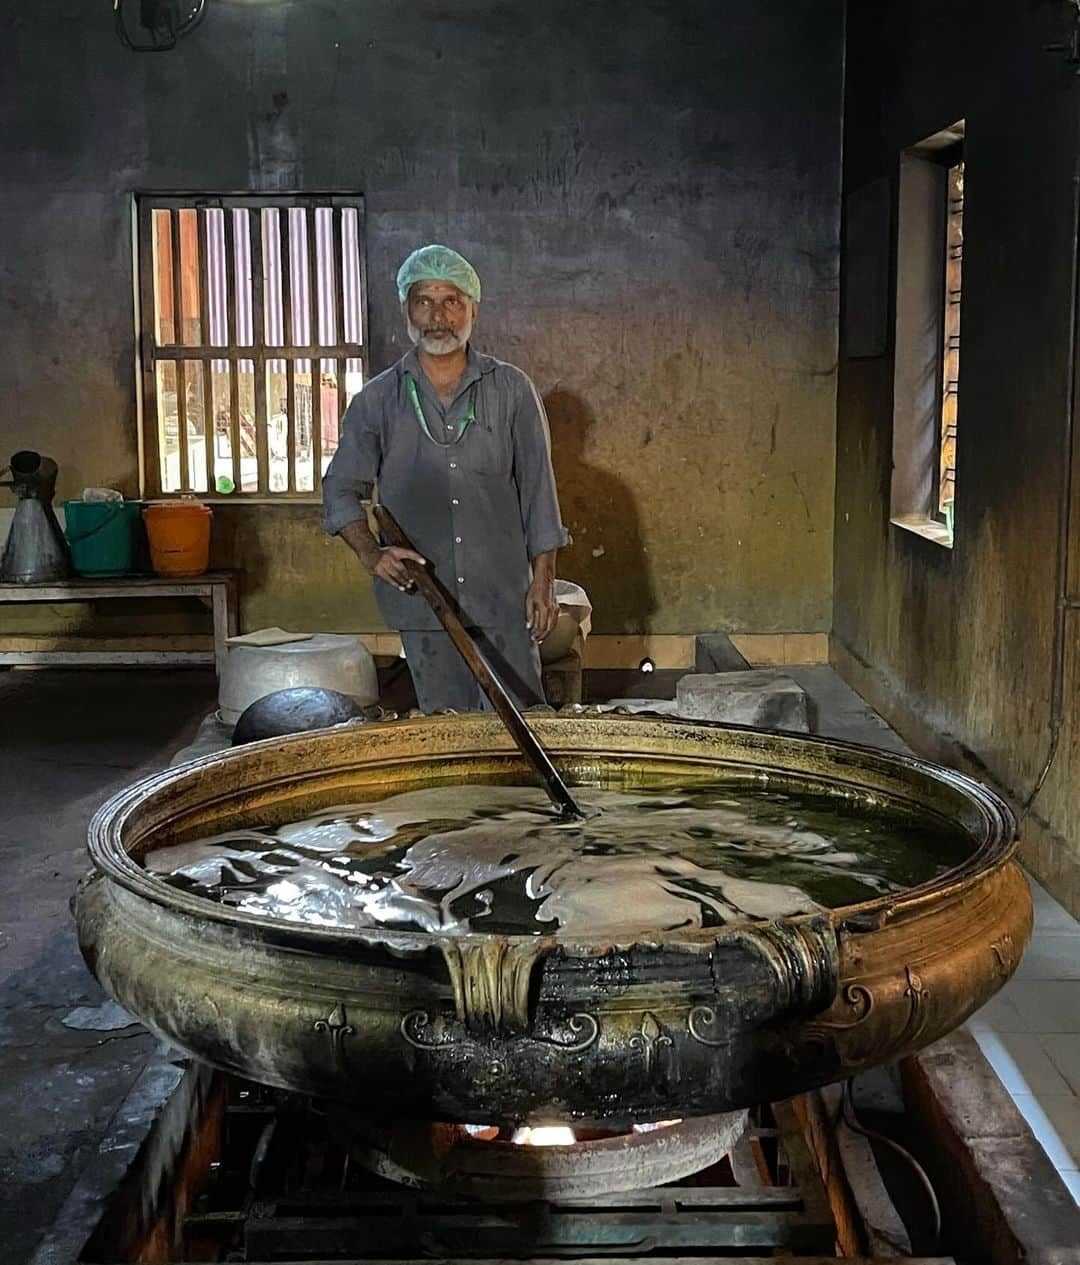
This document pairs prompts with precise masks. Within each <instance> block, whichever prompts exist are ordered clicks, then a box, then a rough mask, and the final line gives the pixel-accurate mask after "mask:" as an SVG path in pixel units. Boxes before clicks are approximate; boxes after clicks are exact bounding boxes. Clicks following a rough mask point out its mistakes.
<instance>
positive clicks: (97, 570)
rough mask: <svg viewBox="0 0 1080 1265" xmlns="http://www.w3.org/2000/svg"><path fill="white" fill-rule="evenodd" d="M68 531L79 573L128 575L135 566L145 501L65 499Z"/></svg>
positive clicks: (73, 560)
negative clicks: (143, 502)
mask: <svg viewBox="0 0 1080 1265" xmlns="http://www.w3.org/2000/svg"><path fill="white" fill-rule="evenodd" d="M63 509H64V535H65V536H67V541H68V544H69V545H70V546H71V565H72V566H73V567H74V568H75V570H76V571H77V572H78V573H79V575H97V576H105V575H127V573H128V572H129V571H131V570H132V569H133V567H134V566H135V557H136V549H137V547H138V533H139V532H140V531H141V530H142V501H65V502H64V505H63Z"/></svg>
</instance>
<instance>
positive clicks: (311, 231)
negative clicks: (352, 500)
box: [304, 206, 323, 492]
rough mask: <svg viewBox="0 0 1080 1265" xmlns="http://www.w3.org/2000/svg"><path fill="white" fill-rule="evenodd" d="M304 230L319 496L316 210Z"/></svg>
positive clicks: (310, 213)
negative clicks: (305, 233) (316, 355)
mask: <svg viewBox="0 0 1080 1265" xmlns="http://www.w3.org/2000/svg"><path fill="white" fill-rule="evenodd" d="M304 227H305V228H306V230H307V273H308V313H309V317H308V319H309V320H310V322H311V325H310V327H309V337H308V341H309V342H310V343H311V346H312V357H311V471H312V474H311V479H312V483H311V486H312V488H313V489H314V490H315V491H316V492H318V490H319V488H320V487H321V485H322V366H323V362H322V360H320V359H316V357H315V354H314V348H315V347H317V346H318V344H319V343H320V342H321V341H322V332H321V331H320V329H319V273H318V263H317V259H318V255H317V251H316V246H317V243H316V241H315V229H316V223H315V208H314V207H313V206H308V207H307V208H306V209H305V210H304Z"/></svg>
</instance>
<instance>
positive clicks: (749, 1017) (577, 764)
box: [76, 715, 1031, 1124]
mask: <svg viewBox="0 0 1080 1265" xmlns="http://www.w3.org/2000/svg"><path fill="white" fill-rule="evenodd" d="M532 723H533V725H534V726H535V730H536V733H537V735H538V737H539V738H540V740H541V741H542V742H543V743H544V744H545V745H546V746H547V748H548V750H549V751H550V752H551V753H552V755H553V757H554V759H555V760H556V762H557V764H558V765H559V767H560V769H561V770H563V771H564V772H565V773H566V775H567V777H568V779H569V780H570V781H571V782H574V781H576V782H588V783H593V784H602V785H606V786H615V787H630V788H632V787H635V786H637V787H640V786H642V785H647V784H648V782H649V780H650V777H651V776H652V777H655V776H657V775H663V776H664V777H665V778H670V777H671V776H672V775H674V776H676V777H678V778H681V779H682V780H683V781H685V782H689V781H693V780H700V779H704V778H708V779H722V780H728V781H730V782H731V783H732V785H737V784H740V783H741V784H744V785H745V784H747V783H748V782H751V783H752V782H754V781H758V782H760V781H762V780H768V782H769V784H770V785H771V786H774V787H775V786H777V785H778V784H779V785H781V786H783V785H788V786H790V787H792V788H796V789H802V790H808V791H818V792H822V791H823V792H825V793H844V794H850V793H851V792H852V791H854V792H856V793H858V794H861V795H866V796H871V797H873V798H874V799H875V800H876V801H877V802H878V803H882V802H884V803H889V802H893V803H898V804H901V805H903V806H905V807H906V808H908V809H911V808H912V807H915V808H917V809H918V810H919V811H920V812H924V813H926V814H928V815H929V817H930V818H935V817H936V818H937V819H939V820H940V819H942V818H944V819H947V820H949V821H951V822H953V823H955V824H956V825H958V826H959V827H960V828H961V829H962V830H963V831H964V832H965V833H966V834H967V836H968V837H969V838H970V840H971V853H970V857H969V859H968V860H967V861H966V862H964V863H963V864H961V865H960V866H958V867H956V868H954V869H953V870H951V871H949V872H948V873H947V874H945V875H943V876H942V877H941V878H939V879H937V880H935V881H933V882H931V883H927V884H925V885H923V886H921V887H917V888H912V889H910V890H908V891H906V892H903V893H902V894H900V895H898V896H897V895H892V896H889V897H886V898H880V899H875V900H872V901H868V902H864V903H862V904H859V905H850V906H846V907H844V908H840V909H835V910H831V911H829V912H828V913H825V914H816V915H800V916H796V917H791V918H786V919H779V920H775V921H772V922H760V923H754V922H747V923H741V924H739V925H736V926H732V927H725V928H721V929H719V930H717V929H715V928H714V929H712V930H710V931H697V932H693V933H681V934H679V933H668V934H664V935H658V936H656V937H655V938H654V937H648V938H640V939H638V940H637V941H636V942H635V943H625V944H624V943H611V942H610V941H609V942H596V943H580V942H576V941H574V942H571V941H567V940H563V939H555V938H553V937H525V936H520V937H506V936H495V935H479V934H471V935H468V936H463V937H457V938H451V937H438V936H433V935H430V934H426V933H421V932H393V931H383V930H373V931H371V932H360V933H357V932H354V931H345V930H337V929H334V928H328V927H318V926H307V925H297V924H295V923H289V922H284V921H281V922H278V921H274V920H269V919H265V918H259V917H256V916H252V915H249V914H243V913H239V912H237V911H235V910H231V909H229V908H226V907H224V906H221V905H217V904H215V903H213V902H211V901H208V900H204V899H202V898H200V897H198V896H195V895H191V894H188V893H186V892H183V891H180V890H177V889H176V888H174V887H170V886H168V885H167V884H166V883H164V882H163V881H161V880H160V879H158V878H156V877H154V876H152V875H150V874H148V873H147V872H146V871H145V870H144V869H143V868H142V867H141V866H140V864H139V862H138V858H139V857H140V856H141V855H142V854H144V853H145V852H147V851H149V850H151V849H154V848H159V847H163V846H168V845H170V844H174V843H182V842H186V841H188V840H191V839H194V838H197V837H199V836H202V835H208V834H213V833H216V832H220V831H225V830H231V829H234V828H237V827H242V826H251V825H255V824H258V823H264V824H265V823H269V824H280V823H283V822H287V821H291V820H296V819H297V818H300V817H303V816H306V815H308V814H310V813H312V812H314V811H316V810H317V809H319V808H324V807H327V806H329V805H332V804H342V803H348V802H351V801H356V800H360V799H370V798H374V797H377V796H379V795H382V794H389V793H393V792H398V791H404V790H409V789H413V788H416V787H420V786H427V785H434V784H438V783H445V782H448V781H449V782H461V781H465V780H476V781H490V780H499V779H505V778H506V777H507V776H508V775H513V774H514V773H515V772H516V773H518V774H519V776H518V777H517V778H516V780H518V781H521V782H527V781H528V780H529V778H528V774H527V771H526V769H525V767H524V765H523V764H522V763H521V761H520V758H519V757H518V756H517V755H516V753H515V751H514V749H513V747H512V746H511V743H510V739H509V738H508V737H507V735H506V734H505V733H504V731H503V730H502V728H501V726H500V725H499V723H498V722H497V721H496V720H494V719H492V718H490V717H485V716H479V715H477V716H444V717H428V718H422V719H408V720H401V721H396V722H392V723H385V724H376V725H367V726H363V727H359V728H353V729H349V728H346V729H338V730H324V731H322V732H320V733H316V734H309V735H304V736H301V737H294V738H289V739H284V740H271V741H268V742H262V743H257V744H254V745H252V746H249V747H245V748H242V749H239V750H236V751H233V752H231V753H228V754H224V755H219V756H213V757H210V758H208V759H204V760H200V761H197V762H195V763H192V764H188V765H185V766H182V767H180V768H177V769H173V770H170V771H167V772H165V773H161V774H159V775H157V776H154V777H151V778H148V779H146V780H145V781H143V782H140V783H138V784H137V785H135V786H132V787H131V788H129V789H128V790H126V791H124V792H122V793H121V794H120V795H118V796H116V797H115V798H114V799H112V800H111V801H110V802H109V803H108V804H106V805H105V806H104V808H102V809H101V810H100V812H99V813H98V814H97V816H96V817H95V819H94V821H93V824H92V826H91V830H90V852H91V855H92V857H93V861H94V865H95V867H96V872H95V873H94V874H93V875H92V876H91V877H90V878H89V879H88V880H87V881H86V883H85V884H84V885H83V887H82V889H81V891H80V893H79V895H78V898H77V904H76V917H77V921H78V927H79V938H80V943H81V946H82V950H83V953H84V955H85V957H86V960H87V962H88V963H89V965H90V969H91V970H92V971H93V972H94V974H95V975H96V976H97V977H98V979H99V980H100V981H101V982H102V984H103V985H104V987H105V988H106V989H107V990H108V991H109V992H110V993H111V994H112V995H113V996H114V997H115V998H116V999H117V1001H119V1002H120V1004H121V1005H123V1006H124V1007H126V1008H127V1009H128V1010H129V1011H131V1012H132V1013H133V1014H135V1015H137V1016H138V1017H139V1018H140V1019H142V1020H143V1021H144V1022H145V1023H146V1024H147V1025H148V1026H149V1027H150V1028H151V1029H152V1030H153V1031H155V1032H157V1033H159V1034H160V1035H162V1036H164V1037H166V1038H168V1039H169V1040H170V1041H172V1042H174V1043H175V1044H176V1045H178V1046H180V1047H182V1048H183V1049H186V1050H189V1051H191V1052H192V1053H193V1054H195V1055H197V1056H198V1057H199V1058H201V1059H204V1060H206V1061H208V1062H210V1063H213V1064H215V1065H217V1066H218V1067H222V1068H226V1069H229V1070H232V1071H236V1072H239V1073H241V1074H243V1075H244V1076H247V1077H250V1078H252V1079H254V1080H257V1081H263V1082H266V1083H268V1084H272V1085H279V1086H284V1087H287V1088H290V1089H296V1090H301V1091H305V1092H308V1093H312V1094H318V1095H324V1096H327V1097H331V1098H336V1099H340V1100H347V1101H349V1102H351V1103H353V1104H356V1105H359V1106H361V1107H363V1108H364V1109H365V1111H367V1112H368V1113H370V1114H380V1113H392V1114H397V1115H414V1116H423V1117H431V1118H435V1119H447V1120H458V1121H461V1120H464V1121H479V1122H485V1123H486V1122H504V1121H531V1122H537V1121H543V1120H551V1119H557V1120H565V1121H581V1122H586V1123H594V1124H600V1123H607V1124H615V1123H628V1122H632V1121H644V1120H656V1119H666V1118H671V1117H674V1116H687V1115H698V1114H704V1113H711V1112H721V1111H728V1110H733V1109H735V1108H738V1107H743V1106H747V1105H749V1104H752V1103H755V1102H759V1101H763V1100H776V1099H780V1098H784V1097H786V1096H788V1095H790V1094H792V1093H795V1092H798V1091H800V1090H804V1089H807V1088H809V1087H811V1086H814V1085H819V1084H823V1083H826V1082H828V1081H832V1080H835V1079H838V1078H840V1077H842V1076H844V1075H846V1074H848V1073H851V1072H854V1071H857V1070H858V1069H860V1068H866V1067H869V1066H871V1065H872V1064H875V1063H880V1062H882V1061H885V1060H889V1059H893V1058H896V1057H898V1056H899V1055H902V1054H904V1053H906V1052H908V1051H911V1050H914V1049H917V1048H919V1047H920V1046H923V1045H926V1044H927V1043H928V1042H931V1041H933V1040H935V1039H936V1038H938V1037H940V1036H942V1035H943V1034H944V1033H946V1032H948V1031H949V1030H950V1029H952V1028H954V1027H956V1026H957V1025H958V1024H959V1023H961V1022H963V1020H964V1019H965V1018H966V1017H967V1016H968V1015H969V1014H971V1012H972V1011H974V1010H975V1009H976V1008H977V1007H979V1006H981V1005H982V1004H983V1002H985V1001H986V1000H987V998H989V997H990V996H991V995H992V994H993V993H994V992H995V991H996V990H997V989H998V988H1000V987H1001V985H1002V984H1003V983H1004V982H1005V980H1006V979H1008V977H1009V976H1010V974H1011V973H1012V971H1013V969H1014V968H1015V966H1016V963H1017V961H1018V959H1019V956H1020V953H1021V951H1022V949H1023V947H1024V944H1025V943H1026V941H1027V938H1028V936H1029V934H1030V929H1031V900H1030V896H1029V893H1028V888H1027V884H1026V882H1025V880H1024V877H1023V875H1022V874H1021V872H1020V870H1019V868H1018V866H1017V865H1016V864H1015V862H1014V861H1013V860H1012V859H1011V858H1012V855H1013V850H1014V845H1013V834H1014V829H1015V823H1014V821H1013V818H1012V816H1011V814H1010V812H1009V810H1008V809H1007V808H1006V806H1005V805H1004V804H1003V803H1001V801H1000V800H999V799H997V798H996V797H995V796H994V795H992V794H990V793H989V792H988V791H986V790H985V789H983V788H982V787H981V786H979V785H978V784H977V783H975V782H973V781H971V780H970V779H968V778H965V777H962V776H960V775H958V774H955V773H951V772H949V771H947V770H944V769H939V768H935V767H933V766H931V765H928V764H925V763H922V762H921V761H918V760H914V759H907V758H904V757H900V756H895V755H889V754H885V753H883V752H880V751H872V750H869V749H865V748H861V747H854V746H849V745H846V744H843V743H837V742H830V741H825V740H821V739H816V738H803V737H792V736H786V735H776V734H765V733H758V732H755V731H751V730H743V729H735V728H728V727H722V726H716V725H708V724H689V723H683V722H680V721H670V720H657V719H646V718H641V717H611V716H604V717H594V716H587V715H585V716H565V715H558V716H556V715H552V716H540V717H536V718H533V719H532Z"/></svg>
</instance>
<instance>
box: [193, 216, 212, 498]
mask: <svg viewBox="0 0 1080 1265" xmlns="http://www.w3.org/2000/svg"><path fill="white" fill-rule="evenodd" d="M196 214H197V215H198V217H199V218H198V225H199V227H201V229H202V232H201V233H196V241H197V242H198V249H199V264H198V272H199V335H200V341H201V342H203V343H205V344H206V345H207V346H209V345H210V213H209V212H208V211H207V209H206V208H205V207H203V208H202V209H201V210H199V211H197V212H196ZM202 369H203V455H204V457H205V459H206V494H207V496H213V495H214V494H215V492H216V491H217V484H216V479H217V476H216V474H215V472H214V471H215V458H216V456H217V413H216V412H215V410H214V380H213V362H212V361H210V360H204V361H203V366H202Z"/></svg>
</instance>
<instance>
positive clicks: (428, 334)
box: [407, 316, 473, 356]
mask: <svg viewBox="0 0 1080 1265" xmlns="http://www.w3.org/2000/svg"><path fill="white" fill-rule="evenodd" d="M407 324H408V327H409V337H410V338H411V339H412V341H413V342H414V343H415V344H416V345H417V346H418V347H419V348H420V350H421V351H426V352H427V354H428V355H429V356H448V355H449V354H450V353H451V352H452V351H457V350H458V348H459V347H464V346H465V344H466V343H467V342H468V341H469V339H470V338H471V337H472V327H473V318H472V317H471V316H470V317H469V319H468V320H467V321H466V322H465V324H464V325H463V326H462V327H461V329H460V330H459V331H458V332H457V333H456V334H455V333H454V332H453V330H450V329H448V328H447V327H446V326H445V325H435V326H431V327H430V328H429V329H427V330H420V329H418V328H417V327H416V326H415V325H414V324H413V323H412V321H408V320H407ZM435 330H446V334H447V335H448V336H447V337H443V338H433V337H432V333H433V332H434V331H435Z"/></svg>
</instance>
